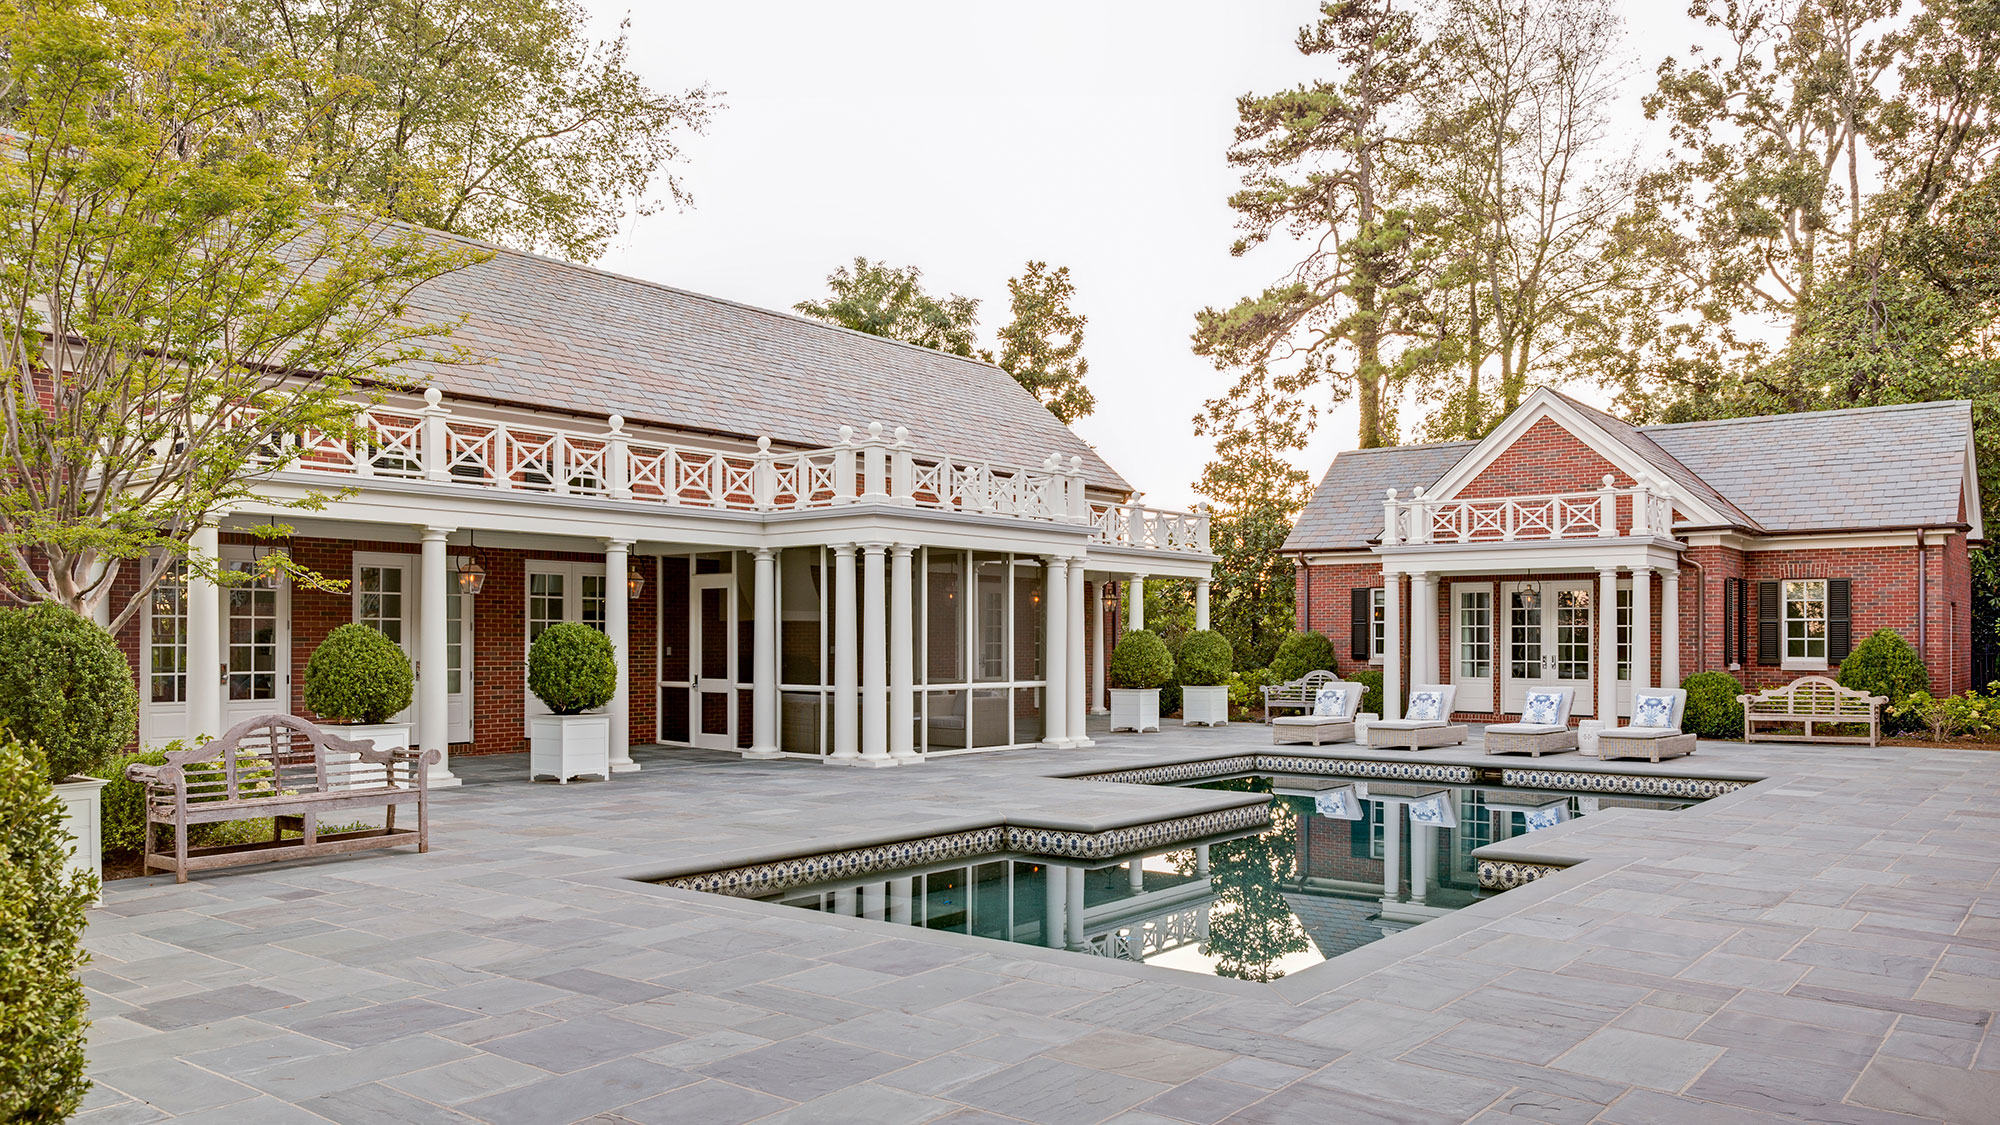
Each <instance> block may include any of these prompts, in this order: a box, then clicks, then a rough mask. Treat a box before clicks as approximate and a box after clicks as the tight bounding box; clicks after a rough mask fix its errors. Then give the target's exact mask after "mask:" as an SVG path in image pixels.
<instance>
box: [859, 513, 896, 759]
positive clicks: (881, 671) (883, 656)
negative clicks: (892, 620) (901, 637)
mask: <svg viewBox="0 0 2000 1125" xmlns="http://www.w3.org/2000/svg"><path fill="white" fill-rule="evenodd" d="M888 550H889V545H888V544H886V543H863V544H862V545H861V591H862V598H861V600H862V601H863V602H864V603H866V606H867V613H866V614H865V615H863V617H862V619H861V761H860V764H862V765H869V766H888V765H894V764H895V762H894V760H893V759H891V758H890V757H889V641H888V638H887V637H885V636H883V635H882V631H883V629H884V627H885V626H886V624H887V620H888V616H889V596H888V595H889V589H888V583H887V582H886V581H885V580H884V579H885V575H884V573H883V562H884V560H883V556H884V555H885V554H886V553H887V552H888Z"/></svg>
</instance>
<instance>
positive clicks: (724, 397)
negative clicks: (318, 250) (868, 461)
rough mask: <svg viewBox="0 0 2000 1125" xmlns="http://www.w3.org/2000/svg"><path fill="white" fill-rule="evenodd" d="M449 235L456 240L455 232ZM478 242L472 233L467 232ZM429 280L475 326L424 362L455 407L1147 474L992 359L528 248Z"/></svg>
mask: <svg viewBox="0 0 2000 1125" xmlns="http://www.w3.org/2000/svg"><path fill="white" fill-rule="evenodd" d="M439 237H442V236H439ZM460 241H466V242H470V240H460ZM471 244H472V245H478V246H482V247H483V248H485V249H490V250H493V251H494V255H493V257H492V259H491V260H489V261H486V262H483V263H480V264H478V265H474V266H470V267H468V268H466V269H464V270H461V271H458V272H456V273H452V274H448V275H446V276H444V277H441V278H439V279H437V280H436V281H433V282H431V283H430V284H427V285H425V286H423V287H422V288H420V289H419V290H417V292H416V294H415V295H414V296H413V299H412V300H411V302H410V305H411V315H413V316H415V317H421V318H434V319H439V320H447V321H449V320H455V319H456V318H457V317H459V316H460V315H464V316H465V317H466V318H467V319H466V322H465V323H464V324H463V325H462V326H460V327H458V328H457V329H455V330H454V331H453V333H452V336H451V342H452V343H454V344H459V345H463V346H465V347H467V348H469V349H471V350H472V351H473V353H474V354H475V355H477V356H478V357H480V358H481V359H482V360H483V361H484V362H482V363H479V364H475V365H458V366H451V365H444V366H439V365H424V367H425V370H424V372H423V374H425V375H427V376H429V377H430V378H431V380H432V382H433V383H434V384H435V385H436V386H437V387H439V389H441V390H443V391H444V392H445V395H446V396H447V403H448V402H449V398H450V397H451V396H455V395H467V396H473V397H477V398H483V399H488V400H493V401H497V402H504V403H514V404H519V405H524V406H530V407H545V408H549V409H554V410H563V411H574V412H576V413H579V414H583V415H587V416H590V417H593V418H602V417H604V416H606V415H609V414H613V413H617V414H623V415H624V416H625V417H626V418H627V419H629V420H631V421H634V422H648V423H655V424H659V425H665V426H673V427H678V428H682V429H687V430H693V431H698V432H706V433H716V434H725V435H733V436H740V437H744V438H755V437H758V436H763V435H768V436H770V437H771V439H772V440H773V441H775V442H778V443H779V444H781V445H794V446H824V445H830V444H832V443H833V442H834V441H835V440H836V438H837V435H838V432H839V429H840V427H841V426H842V425H851V426H854V427H855V428H856V429H863V428H865V427H866V426H867V425H868V423H870V422H876V421H879V422H882V423H884V424H885V425H887V426H889V427H892V428H893V427H895V426H898V425H902V426H907V427H909V429H910V439H911V441H912V442H913V443H914V444H915V445H916V446H917V447H918V448H919V449H922V450H926V451H931V452H940V453H948V454H951V455H954V456H957V457H963V458H968V459H976V460H987V461H994V462H998V463H1002V464H1007V465H1018V466H1035V465H1039V464H1041V463H1042V461H1043V460H1044V459H1045V458H1047V457H1048V455H1049V454H1051V453H1060V454H1061V455H1062V456H1063V457H1064V459H1068V458H1069V457H1070V456H1072V455H1074V456H1079V457H1082V458H1083V471H1084V474H1085V476H1086V478H1087V479H1088V480H1089V482H1090V483H1091V484H1092V485H1094V486H1097V487H1100V488H1104V489H1109V490H1112V491H1117V492H1130V491H1131V485H1129V484H1127V483H1126V482H1125V480H1124V478H1122V477H1120V476H1119V475H1118V473H1117V472H1116V471H1114V470H1113V469H1112V468H1111V466H1110V465H1108V464H1107V463H1105V461H1104V459H1103V458H1102V457H1099V456H1098V455H1097V452H1096V451H1095V450H1094V449H1092V448H1091V446H1090V445H1089V444H1088V443H1086V442H1085V441H1084V440H1083V439H1082V438H1079V437H1078V436H1077V435H1076V434H1075V433H1073V432H1072V431H1071V430H1070V429H1069V427H1067V426H1065V425H1063V424H1062V423H1061V422H1060V421H1057V420H1056V417H1055V416H1054V415H1053V414H1050V413H1049V411H1048V410H1047V408H1045V407H1043V406H1042V405H1041V403H1039V402H1037V401H1036V400H1035V398H1034V396H1032V395H1030V394H1029V393H1028V392H1027V391H1025V390H1023V389H1022V388H1021V386H1020V385H1019V384H1018V383H1016V382H1014V380H1013V378H1012V377H1011V376H1009V375H1008V374H1007V373H1006V372H1004V371H1001V370H1000V369H999V368H997V367H995V366H993V365H992V364H989V363H981V362H979V361H977V360H972V359H966V358H962V357H959V356H954V355H946V354H945V353H943V352H938V351H933V350H931V349H929V348H920V347H917V346H915V345H913V344H905V343H901V342H899V341H895V340H886V339H883V338H881V337H878V336H870V335H867V334H865V333H861V332H852V331H849V330H847V329H844V328H836V327H833V326H831V325H826V324H821V323H819V322H817V321H812V320H807V319H805V318H803V317H798V316H793V315H791V314H789V313H781V312H773V311H771V310H769V309H760V308H754V307H752V306H749V305H744V304H739V303H737V302H735V301H729V300H724V299H722V298H719V297H709V296H704V295H702V294H700V293H691V292H688V291H687V290H684V289H675V288H672V287H671V286H666V285H659V284H656V283H654V282H650V281H642V280H639V279H636V278H630V277H623V276H620V275H618V274H613V273H607V272H605V271H603V270H597V269H590V268H587V267H584V266H577V265H572V264H570V263H567V262H559V261H555V260H552V259H549V258H542V257H538V256H536V255H533V254H525V253H522V252H520V251H516V250H508V249H503V248H498V247H490V246H484V244H480V243H471Z"/></svg>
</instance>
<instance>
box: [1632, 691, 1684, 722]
mask: <svg viewBox="0 0 2000 1125" xmlns="http://www.w3.org/2000/svg"><path fill="white" fill-rule="evenodd" d="M1673 721H1674V697H1673V696H1671V695H1640V696H1637V697H1636V698H1634V699H1633V700H1632V725H1633V726H1635V727H1652V728H1655V729H1665V728H1667V727H1669V726H1671V725H1673Z"/></svg>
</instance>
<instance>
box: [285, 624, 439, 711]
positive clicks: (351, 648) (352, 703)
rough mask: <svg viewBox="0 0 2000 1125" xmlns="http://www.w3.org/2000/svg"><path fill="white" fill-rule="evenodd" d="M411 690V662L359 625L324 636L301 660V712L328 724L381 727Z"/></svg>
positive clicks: (404, 702) (413, 684)
mask: <svg viewBox="0 0 2000 1125" xmlns="http://www.w3.org/2000/svg"><path fill="white" fill-rule="evenodd" d="M415 687H416V678H415V677H414V676H413V675H411V672H410V658H409V657H407V656H405V655H403V650H402V649H401V648H400V647H398V646H397V644H396V642H394V641H392V640H390V639H389V638H387V637H385V636H383V635H382V634H381V633H379V632H377V631H376V630H374V629H371V628H369V627H368V626H366V625H362V624H359V623H356V624H353V625H342V626H341V627H340V628H338V629H335V630H334V631H333V632H331V633H328V634H327V635H326V640H324V641H321V642H320V645H319V647H318V648H316V649H314V650H313V654H312V656H311V657H310V658H309V659H307V660H306V689H305V704H306V709H307V710H309V711H311V712H312V713H313V714H315V715H318V716H319V717H320V718H321V719H323V720H325V721H326V722H329V723H386V722H388V721H389V717H390V716H392V715H394V714H395V713H396V712H398V711H401V710H402V709H403V708H405V707H408V706H409V705H410V695H411V692H412V691H413V690H414V689H415Z"/></svg>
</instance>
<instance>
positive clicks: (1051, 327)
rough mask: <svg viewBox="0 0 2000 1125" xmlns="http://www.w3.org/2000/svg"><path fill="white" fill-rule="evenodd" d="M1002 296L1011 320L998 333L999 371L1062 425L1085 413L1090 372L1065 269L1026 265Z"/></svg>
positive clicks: (1091, 400)
mask: <svg viewBox="0 0 2000 1125" xmlns="http://www.w3.org/2000/svg"><path fill="white" fill-rule="evenodd" d="M1007 293H1008V296H1009V298H1010V299H1011V301H1012V307H1013V310H1014V319H1013V320H1012V321H1010V322H1008V324H1007V326H1006V327H1005V328H1002V329H1001V330H1000V369H1001V370H1002V371H1005V372H1006V373H1007V374H1009V375H1012V376H1013V377H1014V381H1015V382H1017V383H1019V384H1021V385H1022V386H1023V387H1026V388H1027V389H1028V393H1029V394H1032V395H1034V396H1035V398H1036V400H1037V401H1039V402H1040V403H1041V404H1042V405H1044V406H1046V407H1048V408H1049V413H1051V414H1054V415H1055V416H1056V417H1057V418H1060V419H1062V421H1063V422H1064V423H1069V422H1074V421H1076V420H1077V419H1078V418H1081V417H1083V416H1084V415H1086V414H1089V413H1090V412H1091V410H1093V409H1094V408H1096V406H1097V396H1095V395H1093V394H1091V393H1090V388H1089V387H1087V386H1085V385H1084V382H1083V377H1084V376H1085V375H1086V374H1088V373H1089V371H1090V361H1089V360H1087V359H1085V358H1083V326H1084V323H1085V318H1084V317H1083V315H1082V314H1080V313H1077V312H1075V311H1073V310H1072V309H1071V308H1070V302H1071V301H1073V300H1075V299H1076V286H1075V285H1074V284H1072V283H1071V281H1070V279H1069V267H1068V266H1058V267H1056V268H1055V269H1054V270H1051V269H1049V267H1048V263H1047V262H1029V263H1028V267H1027V271H1026V272H1025V273H1023V274H1022V275H1021V276H1020V277H1012V278H1008V279H1007Z"/></svg>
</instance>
